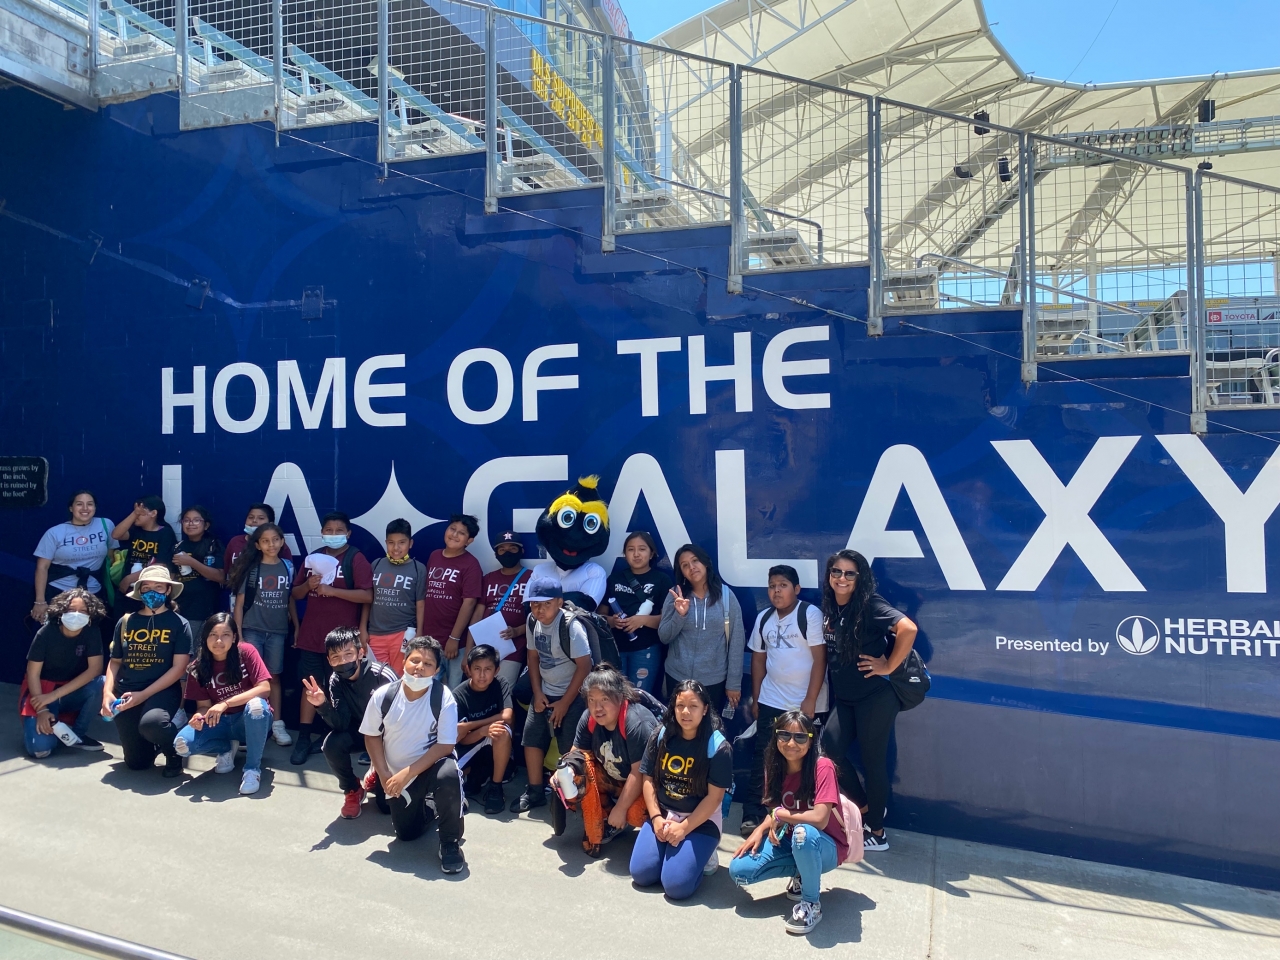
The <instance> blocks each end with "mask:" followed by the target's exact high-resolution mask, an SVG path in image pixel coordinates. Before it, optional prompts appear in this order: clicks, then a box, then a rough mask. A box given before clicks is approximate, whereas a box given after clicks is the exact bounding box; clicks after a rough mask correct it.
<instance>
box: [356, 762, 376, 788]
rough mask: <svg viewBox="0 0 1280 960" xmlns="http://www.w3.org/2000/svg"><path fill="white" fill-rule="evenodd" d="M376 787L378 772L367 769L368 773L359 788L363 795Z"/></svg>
mask: <svg viewBox="0 0 1280 960" xmlns="http://www.w3.org/2000/svg"><path fill="white" fill-rule="evenodd" d="M377 785H378V771H376V770H374V769H373V768H372V767H371V768H370V769H369V772H368V773H366V774H365V775H364V782H363V783H361V784H360V786H361V787H362V788H363V789H364V792H365V793H368V792H369V791H371V790H373V788H374V787H376V786H377Z"/></svg>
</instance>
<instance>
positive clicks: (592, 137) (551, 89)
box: [529, 49, 604, 150]
mask: <svg viewBox="0 0 1280 960" xmlns="http://www.w3.org/2000/svg"><path fill="white" fill-rule="evenodd" d="M529 58H530V63H531V65H532V67H533V95H534V96H535V97H538V98H539V99H540V100H542V101H543V102H544V103H546V105H547V106H548V107H550V108H551V112H552V113H554V114H555V115H556V116H557V117H559V118H560V119H561V120H563V121H564V125H565V126H566V127H568V128H569V129H570V130H572V131H573V133H574V135H575V136H576V137H577V138H578V139H579V140H581V141H582V142H583V143H584V144H586V145H587V146H588V147H591V146H594V147H598V148H600V149H602V150H603V149H604V131H603V130H602V129H601V127H600V124H599V123H598V122H597V121H596V119H595V117H593V116H591V111H590V110H588V109H587V107H586V105H585V104H584V103H583V102H582V101H581V100H579V99H578V96H577V94H575V93H574V92H573V91H572V90H570V89H569V85H568V84H567V83H565V82H564V80H563V78H561V76H560V74H558V73H556V72H555V71H554V70H552V69H551V65H550V64H549V63H547V61H546V58H544V57H543V56H542V54H540V53H539V52H538V51H537V50H536V49H535V50H531V51H530V52H529Z"/></svg>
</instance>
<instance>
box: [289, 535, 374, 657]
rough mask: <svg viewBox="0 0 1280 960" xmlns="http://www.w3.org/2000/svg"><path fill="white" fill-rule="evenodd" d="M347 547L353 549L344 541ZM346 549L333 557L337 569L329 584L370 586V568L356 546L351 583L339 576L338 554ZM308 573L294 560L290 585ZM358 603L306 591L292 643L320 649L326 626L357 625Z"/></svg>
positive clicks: (350, 587) (301, 647) (339, 587)
mask: <svg viewBox="0 0 1280 960" xmlns="http://www.w3.org/2000/svg"><path fill="white" fill-rule="evenodd" d="M347 550H356V548H355V547H353V546H350V545H348V546H347ZM347 550H344V551H342V553H340V554H338V555H337V556H336V557H334V559H335V560H337V561H338V572H337V573H336V574H335V575H334V578H333V583H331V584H330V586H331V587H333V588H334V589H336V590H372V589H373V568H372V567H371V566H370V565H369V561H368V560H366V559H365V556H364V554H363V553H361V552H360V551H359V550H356V552H355V558H354V559H353V560H352V561H351V578H352V579H353V580H355V583H353V584H348V583H347V581H346V578H345V577H343V575H342V558H343V557H345V556H346V555H347ZM310 576H311V571H310V570H308V569H307V567H306V564H305V563H300V564H298V572H297V573H296V574H294V577H293V585H294V586H295V587H296V586H298V585H299V584H301V583H306V582H307V579H308V578H309V577H310ZM361 606H363V604H359V603H352V602H351V601H350V600H341V599H339V598H338V597H321V596H318V595H317V594H314V593H309V594H307V612H306V613H305V614H303V616H302V626H301V628H300V629H299V630H298V639H297V640H296V641H295V642H294V644H293V645H294V646H295V647H297V648H298V649H299V650H309V651H311V652H312V653H324V638H325V637H327V636H328V635H329V631H330V630H332V629H333V628H334V627H359V626H360V607H361Z"/></svg>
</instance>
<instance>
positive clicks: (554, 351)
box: [521, 343, 578, 420]
mask: <svg viewBox="0 0 1280 960" xmlns="http://www.w3.org/2000/svg"><path fill="white" fill-rule="evenodd" d="M577 355H578V345H577V344H576V343H552V344H548V345H547V346H545V347H538V349H536V350H534V351H533V352H532V353H530V354H529V356H527V357H525V361H524V374H523V376H522V377H521V385H522V390H521V397H522V399H523V400H524V419H525V420H537V419H538V393H539V392H540V391H542V390H577V389H578V375H577V374H576V373H568V374H561V375H559V376H547V377H544V376H541V375H540V374H539V373H538V368H539V367H541V366H542V364H543V363H544V362H546V361H547V360H571V359H573V358H575V357H577Z"/></svg>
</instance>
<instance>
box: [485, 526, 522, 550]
mask: <svg viewBox="0 0 1280 960" xmlns="http://www.w3.org/2000/svg"><path fill="white" fill-rule="evenodd" d="M503 543H514V544H515V545H516V546H517V547H519V548H520V549H521V550H524V541H523V540H521V539H520V535H519V534H518V533H516V532H515V531H514V530H503V531H502V532H501V533H499V534H498V535H497V536H495V537H494V538H493V540H492V541H491V542H490V544H489V546H491V547H497V546H498V545H499V544H503Z"/></svg>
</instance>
